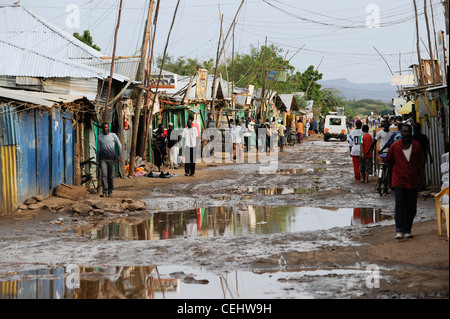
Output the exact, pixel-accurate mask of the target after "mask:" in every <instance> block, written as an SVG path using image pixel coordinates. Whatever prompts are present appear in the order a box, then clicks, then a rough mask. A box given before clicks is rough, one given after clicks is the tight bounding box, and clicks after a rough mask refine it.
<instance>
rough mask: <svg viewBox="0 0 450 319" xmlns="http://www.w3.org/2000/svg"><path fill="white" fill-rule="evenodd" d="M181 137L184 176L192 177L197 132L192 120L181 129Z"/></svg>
mask: <svg viewBox="0 0 450 319" xmlns="http://www.w3.org/2000/svg"><path fill="white" fill-rule="evenodd" d="M182 137H183V141H184V175H185V176H194V174H195V162H196V155H197V151H196V148H197V138H198V131H197V129H196V128H195V127H193V126H192V120H188V122H187V127H185V128H184V129H183V133H182Z"/></svg>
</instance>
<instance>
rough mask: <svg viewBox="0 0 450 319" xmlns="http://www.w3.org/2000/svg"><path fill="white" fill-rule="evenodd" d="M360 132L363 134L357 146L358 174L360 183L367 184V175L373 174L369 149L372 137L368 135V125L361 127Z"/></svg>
mask: <svg viewBox="0 0 450 319" xmlns="http://www.w3.org/2000/svg"><path fill="white" fill-rule="evenodd" d="M362 132H363V134H362V135H361V136H360V137H359V138H360V141H359V145H360V147H361V151H360V154H359V172H360V173H361V183H368V182H369V174H372V172H373V168H372V166H373V161H372V150H371V149H370V146H371V145H372V135H370V134H369V126H368V125H363V127H362Z"/></svg>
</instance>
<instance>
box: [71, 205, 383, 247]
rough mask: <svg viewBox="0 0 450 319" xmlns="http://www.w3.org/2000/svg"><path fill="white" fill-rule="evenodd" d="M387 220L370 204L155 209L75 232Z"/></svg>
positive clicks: (160, 235) (116, 236) (250, 228)
mask: <svg viewBox="0 0 450 319" xmlns="http://www.w3.org/2000/svg"><path fill="white" fill-rule="evenodd" d="M389 218H391V217H389V216H386V215H383V214H382V213H381V210H380V209H373V208H320V207H290V206H285V207H284V206H282V207H279V206H248V207H246V208H244V210H238V208H237V207H228V206H223V207H207V208H200V209H194V210H187V211H177V212H158V213H155V214H153V215H152V216H150V217H146V218H127V217H124V218H119V219H117V220H113V221H110V222H107V223H104V224H99V225H96V226H89V228H81V227H80V228H77V229H76V230H75V231H76V232H77V233H78V234H79V235H83V236H86V237H89V238H91V239H110V240H158V239H173V238H183V237H197V236H202V237H217V236H243V235H250V234H275V233H287V232H301V231H312V230H324V229H331V228H333V227H346V226H358V225H366V224H371V223H376V222H379V221H382V220H385V219H389Z"/></svg>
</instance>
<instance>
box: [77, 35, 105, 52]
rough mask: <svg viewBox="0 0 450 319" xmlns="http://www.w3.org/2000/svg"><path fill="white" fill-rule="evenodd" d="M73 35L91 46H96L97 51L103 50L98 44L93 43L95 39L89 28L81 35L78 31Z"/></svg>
mask: <svg viewBox="0 0 450 319" xmlns="http://www.w3.org/2000/svg"><path fill="white" fill-rule="evenodd" d="M73 36H74V37H75V38H77V39H78V40H80V41H81V42H83V43H86V44H87V45H88V46H90V47H91V48H94V49H95V50H97V51H101V49H100V48H99V47H98V46H97V45H96V44H94V43H93V39H92V36H91V33H90V32H89V30H84V31H83V35H80V34H79V33H78V32H75V33H74V34H73Z"/></svg>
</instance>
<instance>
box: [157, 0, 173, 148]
mask: <svg viewBox="0 0 450 319" xmlns="http://www.w3.org/2000/svg"><path fill="white" fill-rule="evenodd" d="M179 5H180V0H178V2H177V6H176V7H175V12H174V13H173V18H172V24H171V25H170V29H169V34H168V35H167V40H166V46H165V47H164V54H163V58H162V63H161V68H160V69H159V76H158V80H157V82H156V90H155V93H154V95H153V99H152V107H151V109H150V114H149V123H152V122H153V108H154V106H155V101H156V97H157V96H158V89H159V81H160V80H161V75H162V70H163V67H164V62H165V60H166V54H167V47H168V46H169V39H170V35H171V33H172V28H173V25H174V23H175V18H176V16H177V11H178V7H179ZM149 135H150V134H149ZM149 138H150V137H149ZM150 141H151V138H150ZM150 152H151V149H150Z"/></svg>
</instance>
